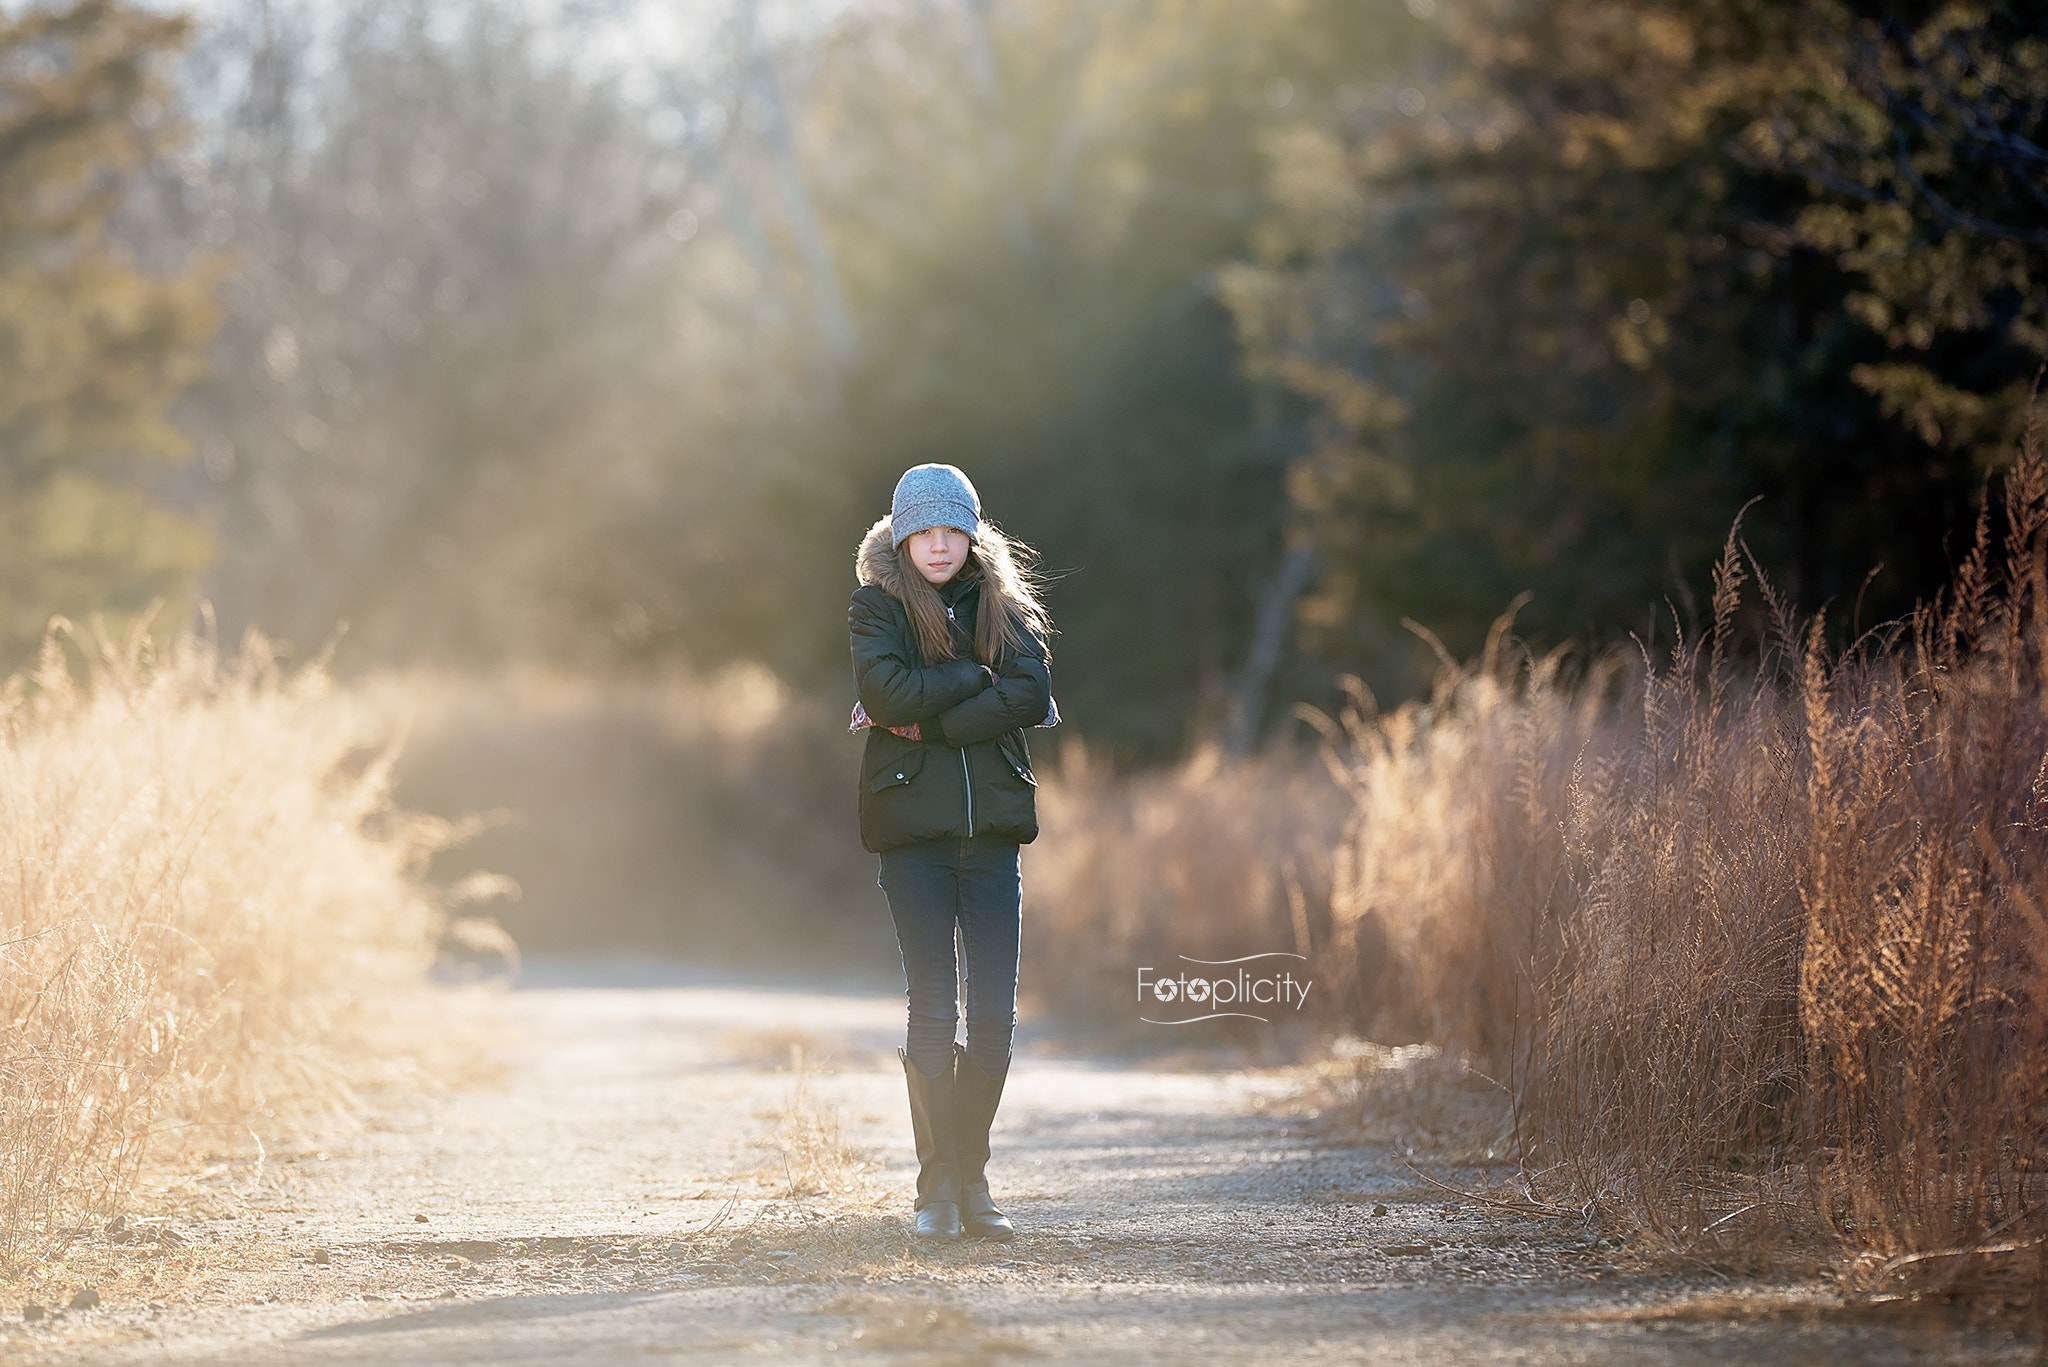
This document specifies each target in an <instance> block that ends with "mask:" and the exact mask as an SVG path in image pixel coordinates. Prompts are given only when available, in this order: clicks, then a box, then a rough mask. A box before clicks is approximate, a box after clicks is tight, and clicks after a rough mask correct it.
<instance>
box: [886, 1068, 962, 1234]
mask: <svg viewBox="0 0 2048 1367" xmlns="http://www.w3.org/2000/svg"><path fill="white" fill-rule="evenodd" d="M896 1057H898V1058H900V1059H902V1060H903V1076H904V1078H905V1079H906V1080H907V1081H908V1082H909V1084H910V1132H911V1135H912V1136H913V1137H914V1138H915V1139H916V1141H917V1235H918V1237H919V1238H920V1239H957V1238H959V1237H960V1164H959V1159H958V1157H957V1150H958V1147H959V1143H958V1134H959V1130H958V1128H957V1121H956V1117H955V1107H954V1093H955V1087H954V1082H953V1070H952V1069H950V1068H949V1069H947V1070H946V1071H945V1072H943V1073H940V1074H939V1075H938V1076H937V1077H926V1076H925V1075H924V1074H923V1073H921V1072H919V1071H918V1068H917V1065H916V1064H914V1063H912V1062H911V1061H910V1056H909V1055H908V1054H906V1053H904V1052H903V1051H902V1050H901V1049H898V1050H897V1051H896Z"/></svg>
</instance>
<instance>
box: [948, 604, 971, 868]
mask: <svg viewBox="0 0 2048 1367" xmlns="http://www.w3.org/2000/svg"><path fill="white" fill-rule="evenodd" d="M946 620H947V621H948V622H958V621H959V620H960V619H959V618H957V617H955V616H954V615H953V605H952V604H951V603H948V604H946ZM960 786H961V787H962V788H963V789H964V790H965V791H966V793H967V836H968V838H969V839H970V840H971V839H973V838H974V775H973V774H971V773H969V772H968V771H967V750H966V748H965V747H964V746H963V747H962V748H961V751H960Z"/></svg>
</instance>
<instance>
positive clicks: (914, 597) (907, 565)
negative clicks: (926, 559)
mask: <svg viewBox="0 0 2048 1367" xmlns="http://www.w3.org/2000/svg"><path fill="white" fill-rule="evenodd" d="M894 539H895V538H894V537H893V535H892V534H891V532H890V528H889V519H888V518H886V517H884V518H882V519H881V520H880V521H879V522H877V523H875V525H874V526H873V527H870V528H869V529H868V534H867V535H866V536H865V537H863V538H862V540H861V545H860V553H859V555H858V557H857V559H856V564H855V571H856V573H857V574H858V575H859V577H860V581H861V582H862V583H863V584H874V585H876V586H878V587H880V588H882V589H884V590H886V591H887V592H888V593H889V594H890V595H891V596H892V597H894V598H895V599H896V600H897V601H899V602H901V603H902V604H903V608H904V611H905V612H907V613H908V614H909V616H910V628H911V630H912V631H914V632H916V633H917V644H918V649H919V650H920V651H921V652H922V654H923V655H924V660H925V663H926V664H938V663H940V662H941V661H944V660H951V659H956V658H958V656H959V652H958V651H957V650H955V649H954V648H953V633H952V632H951V631H950V630H948V628H947V625H946V605H945V603H944V602H943V601H942V600H941V599H940V598H939V591H938V589H937V588H935V587H933V585H932V584H931V583H930V581H928V580H927V579H926V578H925V577H924V576H923V575H922V574H919V573H918V571H917V566H916V565H915V564H913V563H912V562H911V559H910V551H909V549H908V543H907V542H906V544H905V545H904V546H899V547H896V548H895V549H893V550H892V549H891V548H890V542H891V541H893V540H894ZM1037 561H1038V553H1037V552H1036V551H1033V550H1032V549H1031V548H1030V547H1029V546H1027V545H1025V544H1024V543H1023V542H1021V541H1018V540H1016V539H1014V538H1012V537H1009V536H1005V535H1004V534H1003V532H1002V530H1001V529H1000V528H998V527H997V526H996V525H995V524H994V523H992V522H987V521H984V522H983V523H982V524H981V526H980V528H979V529H978V530H977V531H976V533H975V538H974V541H973V543H972V545H971V547H970V548H969V550H968V552H967V563H966V564H965V565H962V566H961V567H960V573H961V574H962V575H967V576H971V577H974V578H977V579H979V580H980V581H981V606H980V608H979V609H978V610H977V611H976V613H975V619H974V658H975V659H977V660H979V661H981V663H983V664H985V665H987V666H989V668H991V669H994V668H997V667H998V666H999V664H1000V662H1001V660H1002V658H1003V657H1004V656H1005V655H1006V654H1014V653H1015V652H1017V651H1020V650H1022V649H1023V648H1024V646H1025V643H1026V641H1027V639H1028V638H1029V637H1030V636H1032V635H1036V636H1037V637H1038V638H1039V639H1040V640H1041V641H1043V640H1045V639H1046V638H1047V637H1050V636H1051V635H1052V619H1051V618H1050V617H1048V616H1047V615H1046V611H1045V603H1044V600H1043V599H1042V598H1041V597H1040V596H1039V579H1038V576H1037V574H1036V573H1035V572H1034V571H1035V567H1036V565H1037Z"/></svg>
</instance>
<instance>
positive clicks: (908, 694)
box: [846, 522, 1052, 853]
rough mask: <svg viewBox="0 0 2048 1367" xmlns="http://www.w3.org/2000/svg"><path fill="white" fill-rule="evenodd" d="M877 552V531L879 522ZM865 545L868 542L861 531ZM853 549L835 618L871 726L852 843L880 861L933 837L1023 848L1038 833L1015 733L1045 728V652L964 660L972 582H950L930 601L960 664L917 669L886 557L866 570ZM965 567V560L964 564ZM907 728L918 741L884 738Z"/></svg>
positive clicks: (1025, 752)
mask: <svg viewBox="0 0 2048 1367" xmlns="http://www.w3.org/2000/svg"><path fill="white" fill-rule="evenodd" d="M881 530H882V531H883V536H884V538H885V539H884V540H883V542H882V547H883V549H884V550H885V551H887V549H888V545H887V540H886V537H887V531H886V522H885V523H884V524H882V526H881ZM869 540H870V541H873V540H874V534H873V533H870V535H869ZM868 549H869V548H868V546H866V545H863V547H862V552H863V554H862V556H861V568H862V570H863V578H867V577H868V575H869V574H870V573H872V574H873V575H874V576H875V578H876V579H878V580H880V581H881V582H867V583H863V584H862V586H861V587H860V588H858V589H856V590H854V594H853V602H852V603H851V604H850V605H849V606H848V608H847V611H846V622H847V629H848V633H849V635H850V636H851V638H852V645H853V677H854V686H855V688H856V690H857V691H858V695H859V697H860V702H861V706H862V707H863V708H864V709H865V710H866V711H867V714H868V718H869V719H870V720H871V721H873V722H874V723H875V725H874V726H873V727H872V728H871V729H870V730H869V731H868V737H867V748H866V751H865V752H864V754H863V756H862V759H861V768H860V837H861V844H863V845H864V846H866V847H867V848H868V849H869V850H872V851H874V852H876V853H880V852H881V851H883V850H887V849H893V848H895V847H896V846H898V845H909V844H914V843H916V842H917V841H920V840H938V839H943V838H945V837H949V836H952V837H958V836H967V835H992V836H1000V837H1003V838H1005V839H1009V840H1015V841H1017V842H1019V843H1020V844H1023V843H1028V842H1029V841H1031V840H1033V839H1035V838H1037V835H1038V806H1037V801H1036V789H1037V787H1038V780H1037V779H1036V778H1035V777H1033V775H1032V773H1031V751H1030V748H1029V747H1028V746H1027V745H1026V744H1025V741H1024V728H1026V727H1029V726H1036V725H1038V724H1039V723H1040V722H1042V721H1044V720H1045V717H1046V712H1047V709H1048V708H1049V707H1050V705H1051V702H1052V675H1051V672H1050V670H1049V668H1048V666H1047V664H1046V648H1045V642H1044V641H1042V640H1039V639H1036V638H1033V639H1032V640H1031V641H1030V642H1029V643H1028V645H1027V648H1026V649H1025V650H1024V651H1022V652H1019V653H1017V654H1016V655H1015V656H1014V657H1008V656H1006V657H1005V658H1004V659H1002V660H1001V661H999V662H998V664H999V667H998V668H997V669H995V670H993V671H991V670H989V669H987V668H985V667H984V666H982V665H980V664H978V663H977V662H976V661H975V660H974V658H973V654H972V649H973V625H972V624H973V622H974V620H975V612H976V610H977V609H978V608H979V606H980V593H981V585H980V584H979V582H978V581H975V580H967V581H965V582H963V581H962V580H959V579H956V580H954V581H952V582H950V583H947V584H945V585H943V586H942V587H941V588H940V591H939V595H940V598H941V599H942V600H944V601H945V602H946V604H947V606H948V607H950V608H951V609H952V612H953V641H954V646H955V648H956V649H958V650H959V651H960V656H961V658H959V659H955V660H949V661H946V662H944V663H942V664H936V665H927V664H925V663H924V662H923V660H924V656H923V653H922V652H921V651H920V650H919V649H918V646H917V637H916V633H915V632H914V631H913V630H912V629H911V625H910V615H909V613H908V612H907V611H905V609H904V607H903V603H902V600H901V599H899V598H897V597H896V596H895V595H894V594H893V593H891V592H890V591H889V589H888V587H887V586H886V585H887V584H889V583H893V582H894V573H893V571H894V569H895V556H894V553H893V551H889V552H888V553H887V557H886V568H882V567H881V566H877V565H875V562H876V561H879V560H881V559H882V557H881V556H871V555H869V554H868V553H867V552H868ZM970 564H971V562H970ZM911 722H916V723H918V727H919V730H920V732H921V733H922V735H923V736H924V739H921V740H906V739H904V738H903V737H902V736H899V735H896V734H895V733H894V732H892V731H889V730H887V729H885V728H887V727H891V726H904V725H907V724H909V723H911Z"/></svg>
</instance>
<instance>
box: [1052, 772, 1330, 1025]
mask: <svg viewBox="0 0 2048 1367" xmlns="http://www.w3.org/2000/svg"><path fill="white" fill-rule="evenodd" d="M1040 773H1041V783H1040V786H1039V790H1038V792H1039V801H1038V814H1039V825H1040V830H1041V835H1040V838H1039V840H1038V841H1037V843H1035V844H1033V845H1030V846H1027V847H1026V849H1025V854H1024V859H1025V873H1024V896H1025V901H1026V907H1025V930H1024V939H1023V954H1024V962H1023V965H1022V967H1021V971H1020V984H1019V990H1020V992H1021V993H1023V994H1024V995H1025V996H1026V997H1028V998H1030V999H1032V1000H1034V1001H1035V1002H1036V1003H1038V1004H1039V1005H1041V1006H1044V1007H1049V1008H1051V1009H1050V1012H1049V1013H1048V1014H1050V1015H1051V1016H1052V1017H1053V1018H1055V1019H1057V1020H1060V1021H1062V1022H1065V1023H1067V1024H1070V1025H1071V1024H1079V1025H1086V1026H1089V1027H1091V1028H1095V1029H1098V1030H1101V1029H1110V1030H1114V1029H1115V1028H1116V1027H1118V1026H1129V1025H1131V1024H1132V1023H1133V1022H1134V1021H1135V1020H1136V1018H1137V1016H1138V1015H1139V1014H1140V1013H1139V1012H1138V1011H1137V1010H1135V1009H1134V1004H1135V1003H1136V1001H1137V976H1136V967H1137V966H1138V965H1141V964H1145V965H1150V966H1152V967H1154V968H1156V969H1158V970H1161V971H1163V972H1168V973H1171V972H1173V971H1175V970H1184V969H1186V968H1187V965H1185V964H1183V963H1182V962H1181V961H1180V956H1183V955H1185V956H1189V957H1191V958H1197V959H1209V960H1222V959H1230V958H1235V957H1237V956H1239V955H1245V954H1259V953H1266V952H1270V951H1274V950H1280V951H1288V952H1296V953H1308V952H1310V949H1311V947H1312V946H1314V945H1316V944H1319V943H1321V942H1322V941H1324V940H1326V939H1327V938H1328V936H1327V918H1328V908H1329V904H1330V894H1329V886H1330V874H1331V855H1332V852H1333V851H1334V850H1335V849H1336V848H1337V839H1338V835H1339V833H1340V832H1341V831H1342V830H1343V825H1344V802H1343V795H1342V791H1341V790H1340V789H1339V788H1338V787H1337V785H1336V784H1335V783H1334V782H1333V781H1332V779H1331V776H1330V775H1329V774H1328V773H1327V772H1325V770H1324V769H1323V767H1322V766H1320V765H1312V764H1303V763H1301V762H1299V759H1298V758H1297V757H1291V756H1287V755H1273V756H1267V757H1264V758H1257V759H1250V760H1242V761H1231V760H1226V759H1224V758H1223V757H1222V756H1221V755H1219V754H1218V753H1217V752H1216V751H1214V750H1213V749H1211V750H1204V751H1202V752H1200V753H1199V754H1197V755H1196V756H1195V757H1194V759H1192V760H1191V761H1189V762H1188V763H1187V764H1185V765H1183V766H1181V767H1180V768H1178V769H1175V770H1170V771H1166V772H1160V773H1152V774H1140V775H1137V776H1134V777H1127V778H1119V777H1117V776H1115V775H1112V774H1110V773H1109V772H1107V771H1106V770H1105V769H1103V768H1102V767H1101V766H1100V765H1098V764H1097V763H1096V762H1094V761H1093V760H1092V759H1091V757H1090V756H1089V754H1088V752H1087V750H1086V748H1085V747H1083V746H1082V745H1080V744H1079V743H1077V742H1072V741H1069V742H1068V743H1067V744H1066V745H1065V746H1064V748H1063V749H1062V750H1061V752H1060V761H1059V763H1058V764H1057V765H1056V766H1052V767H1049V768H1042V769H1041V771H1040ZM1297 976H1299V975H1297ZM1318 992H1322V993H1323V995H1318ZM1329 1006H1330V1002H1329V998H1328V994H1327V991H1325V990H1323V989H1320V988H1316V989H1311V992H1310V996H1309V1000H1308V1003H1307V1005H1306V1006H1305V1007H1304V1009H1303V1012H1302V1013H1293V1012H1290V1013H1288V1018H1289V1020H1290V1021H1297V1020H1298V1021H1299V1023H1303V1024H1309V1023H1312V1024H1314V1025H1315V1026H1316V1027H1317V1028H1322V1027H1323V1026H1325V1025H1326V1024H1327V1022H1328V1019H1329V1014H1328V1008H1329ZM1139 1028H1151V1029H1155V1030H1156V1027H1139ZM1202 1028H1203V1029H1205V1030H1206V1031H1207V1033H1206V1035H1205V1036H1203V1037H1204V1038H1215V1037H1219V1036H1220V1037H1226V1038H1227V1037H1231V1036H1235V1037H1237V1038H1238V1039H1239V1040H1241V1041H1242V1040H1244V1039H1247V1038H1250V1037H1249V1036H1247V1035H1246V1034H1245V1032H1244V1031H1242V1030H1237V1029H1234V1028H1232V1023H1222V1024H1218V1025H1215V1026H1212V1027H1202ZM1176 1042H1180V1041H1176Z"/></svg>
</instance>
